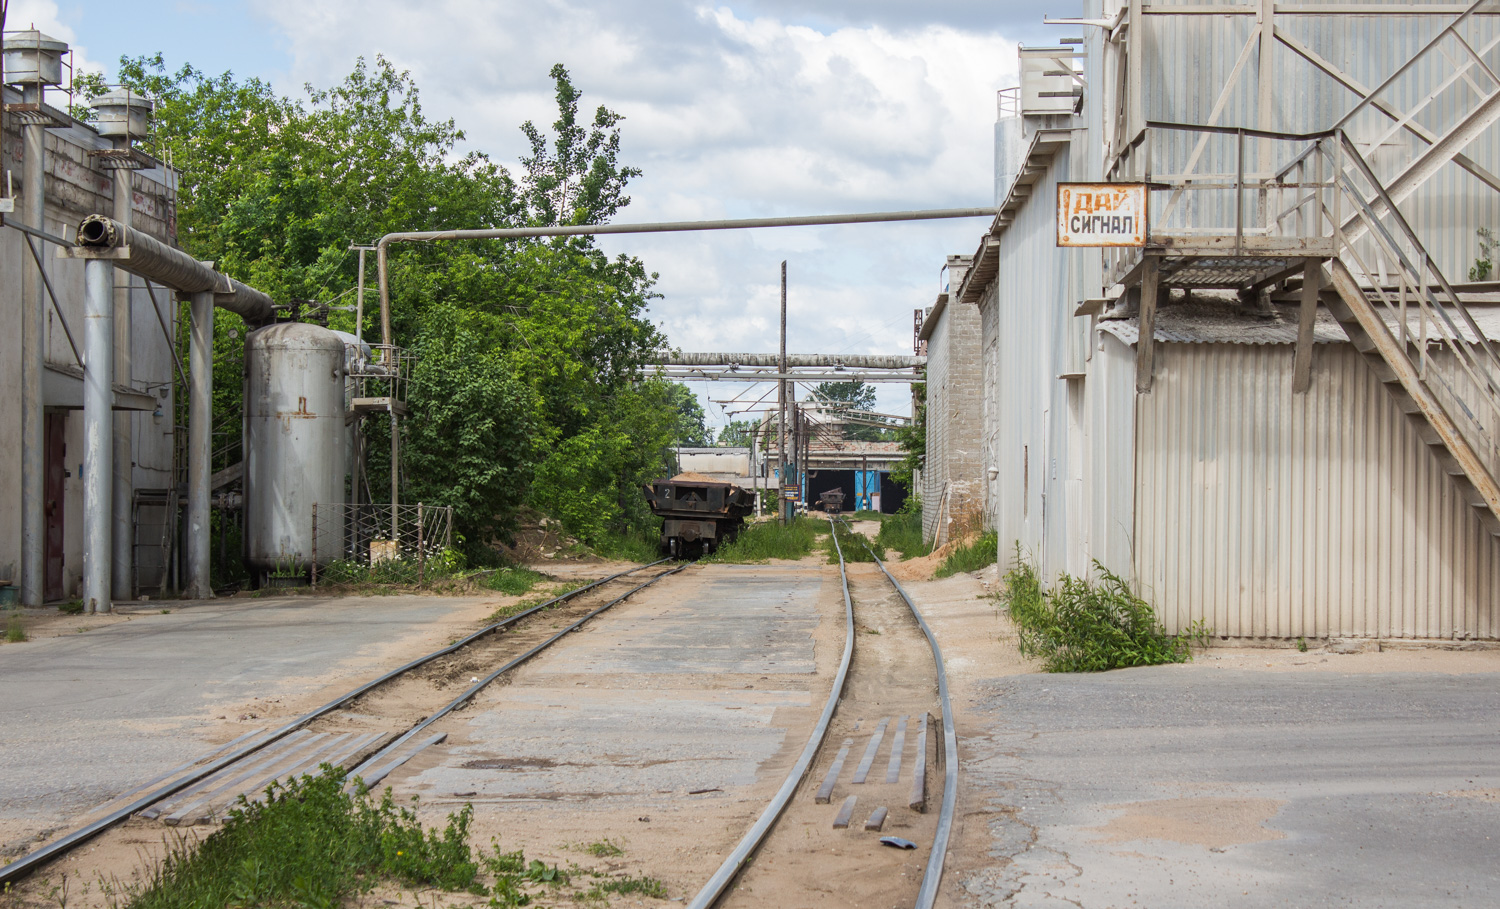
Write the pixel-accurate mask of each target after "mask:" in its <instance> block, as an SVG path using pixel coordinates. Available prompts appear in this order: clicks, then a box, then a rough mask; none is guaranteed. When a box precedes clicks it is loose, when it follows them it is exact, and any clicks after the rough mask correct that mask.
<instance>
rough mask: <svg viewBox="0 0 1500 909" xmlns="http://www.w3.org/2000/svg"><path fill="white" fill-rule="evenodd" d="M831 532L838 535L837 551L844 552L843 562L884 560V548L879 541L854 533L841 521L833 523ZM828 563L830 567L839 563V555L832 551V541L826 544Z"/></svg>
mask: <svg viewBox="0 0 1500 909" xmlns="http://www.w3.org/2000/svg"><path fill="white" fill-rule="evenodd" d="M833 532H834V533H836V534H838V538H839V549H842V550H843V552H844V561H845V562H873V561H875V559H876V558H877V557H878V558H881V559H884V558H885V547H884V546H882V545H881V544H880V541H879V540H872V539H870V538H869V537H867V536H865V535H864V534H862V533H855V532H854V531H852V530H850V529H849V525H848V524H845V523H844V522H843V521H834V522H833ZM828 563H829V564H830V565H837V564H838V563H839V554H838V551H837V550H835V549H834V546H833V541H832V540H830V541H829V542H828Z"/></svg>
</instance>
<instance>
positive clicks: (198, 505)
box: [183, 291, 214, 599]
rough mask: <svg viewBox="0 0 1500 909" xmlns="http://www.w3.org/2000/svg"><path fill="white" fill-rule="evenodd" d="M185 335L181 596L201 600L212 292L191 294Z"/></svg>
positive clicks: (206, 546)
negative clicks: (184, 520) (185, 438)
mask: <svg viewBox="0 0 1500 909" xmlns="http://www.w3.org/2000/svg"><path fill="white" fill-rule="evenodd" d="M190 309H191V326H190V332H191V340H190V341H189V349H188V376H189V381H190V382H191V383H192V387H191V389H189V391H188V452H187V456H188V502H187V539H186V541H184V545H183V555H184V556H185V557H186V561H187V579H186V580H187V583H186V584H185V585H184V586H185V588H186V590H185V591H184V592H185V593H186V595H187V596H188V597H190V598H192V599H207V598H209V597H212V596H213V595H214V592H213V587H212V585H211V583H210V579H209V558H210V556H209V550H210V549H211V548H212V547H211V545H210V539H209V532H210V527H211V524H210V515H209V495H210V492H211V490H210V488H209V487H210V485H211V483H210V480H211V472H210V470H209V468H210V466H211V464H210V460H211V458H212V456H213V417H214V413H213V406H214V405H213V383H214V294H213V291H202V292H199V293H195V294H193V295H192V303H191V307H190Z"/></svg>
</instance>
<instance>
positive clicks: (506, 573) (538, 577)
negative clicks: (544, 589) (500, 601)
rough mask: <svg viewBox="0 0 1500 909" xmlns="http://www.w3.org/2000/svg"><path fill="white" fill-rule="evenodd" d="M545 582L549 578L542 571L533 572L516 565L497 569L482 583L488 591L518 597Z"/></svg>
mask: <svg viewBox="0 0 1500 909" xmlns="http://www.w3.org/2000/svg"><path fill="white" fill-rule="evenodd" d="M545 580H547V576H546V575H544V574H542V573H541V572H540V571H532V570H531V569H530V568H527V567H526V566H524V565H516V566H511V567H507V568H496V569H495V570H494V571H492V572H490V573H489V574H488V575H487V576H486V577H485V578H484V580H483V581H481V582H480V583H481V585H482V586H483V587H485V588H486V589H488V590H498V591H499V592H501V593H507V594H510V595H511V596H513V597H518V596H522V595H523V594H527V593H530V592H531V588H533V587H535V586H536V585H537V584H539V583H541V582H542V581H545Z"/></svg>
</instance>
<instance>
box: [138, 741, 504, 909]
mask: <svg viewBox="0 0 1500 909" xmlns="http://www.w3.org/2000/svg"><path fill="white" fill-rule="evenodd" d="M472 812H473V809H472V808H470V807H468V806H465V807H464V809H463V810H462V811H460V812H459V813H458V814H450V815H449V816H448V823H447V826H446V827H445V828H444V829H443V830H442V831H441V832H439V831H437V830H435V829H431V830H424V829H423V828H422V825H421V823H420V822H419V821H418V820H417V817H416V812H415V811H413V810H411V809H409V808H397V807H396V806H395V804H394V803H393V802H392V799H391V794H390V790H386V793H385V796H384V797H383V798H382V799H381V800H380V801H379V802H373V801H372V800H371V799H370V797H369V796H368V795H367V794H366V793H364V792H363V791H361V792H359V793H358V794H350V793H349V792H346V791H345V789H344V773H343V771H341V770H338V769H336V768H334V767H331V766H329V765H327V764H324V765H323V767H322V775H321V776H317V777H313V776H303V777H302V778H301V779H300V780H294V781H292V782H290V783H287V784H285V785H281V784H276V783H273V784H272V785H271V786H270V787H269V788H268V789H267V790H266V797H265V800H264V801H262V802H247V801H246V800H245V799H244V797H241V798H240V800H239V803H238V804H237V805H236V806H235V808H234V809H233V810H232V811H231V812H230V813H229V817H228V818H227V819H226V820H225V822H224V826H223V827H221V828H219V830H217V831H216V832H214V833H213V834H212V835H210V836H209V837H208V838H207V839H205V840H204V841H203V842H202V843H201V844H200V845H199V846H198V848H197V849H196V850H195V849H192V848H191V847H190V845H189V843H188V842H187V841H186V840H179V841H178V842H177V844H176V845H175V846H173V847H172V848H171V849H169V850H168V852H167V854H166V856H165V857H164V858H163V859H162V860H161V862H160V863H159V864H158V865H157V866H156V867H155V868H154V869H153V871H152V873H151V875H150V878H149V880H148V881H147V882H146V884H145V885H144V886H143V887H142V888H141V889H139V890H138V891H137V892H135V893H134V894H132V898H131V899H130V901H129V903H128V907H129V909H178V907H181V909H197V907H204V906H306V907H314V906H316V907H322V906H337V905H339V904H340V903H341V902H343V901H344V900H345V899H346V898H348V897H349V896H351V895H353V894H355V893H358V892H363V891H367V890H369V889H370V888H371V887H372V886H374V884H375V883H376V882H377V881H378V880H380V879H394V880H396V881H399V882H400V883H402V884H404V885H406V886H409V887H416V886H423V887H436V888H439V889H443V890H469V891H472V892H482V891H483V887H482V885H479V884H477V883H476V880H475V878H476V875H477V874H478V871H479V865H478V863H476V862H475V861H474V858H473V856H472V855H471V854H470V850H469V844H468V832H469V822H470V818H471V816H472Z"/></svg>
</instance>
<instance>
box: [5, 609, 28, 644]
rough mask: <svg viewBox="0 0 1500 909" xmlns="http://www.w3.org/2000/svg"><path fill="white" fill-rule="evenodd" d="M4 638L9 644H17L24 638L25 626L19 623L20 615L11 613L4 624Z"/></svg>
mask: <svg viewBox="0 0 1500 909" xmlns="http://www.w3.org/2000/svg"><path fill="white" fill-rule="evenodd" d="M5 640H6V642H8V643H11V644H19V643H21V642H22V641H24V640H26V626H24V625H22V624H21V617H20V616H18V615H13V616H11V617H10V621H9V622H7V623H6V624H5Z"/></svg>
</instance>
